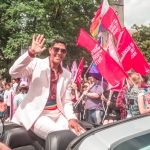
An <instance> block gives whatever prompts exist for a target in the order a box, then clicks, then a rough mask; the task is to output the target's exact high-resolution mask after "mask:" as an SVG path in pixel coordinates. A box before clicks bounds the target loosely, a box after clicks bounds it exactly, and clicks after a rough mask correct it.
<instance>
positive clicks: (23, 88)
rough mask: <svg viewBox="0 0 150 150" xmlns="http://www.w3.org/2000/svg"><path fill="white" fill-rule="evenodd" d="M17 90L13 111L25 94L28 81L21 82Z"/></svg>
mask: <svg viewBox="0 0 150 150" xmlns="http://www.w3.org/2000/svg"><path fill="white" fill-rule="evenodd" d="M18 90H19V93H18V94H17V95H16V96H15V97H14V111H16V109H17V108H18V106H19V105H20V104H21V102H22V101H23V99H24V97H25V96H26V95H27V92H28V83H27V82H21V83H20V85H19V88H18Z"/></svg>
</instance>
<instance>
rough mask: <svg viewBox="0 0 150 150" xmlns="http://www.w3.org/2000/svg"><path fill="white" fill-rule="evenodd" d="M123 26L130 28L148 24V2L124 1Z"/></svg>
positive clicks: (149, 13)
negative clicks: (134, 25)
mask: <svg viewBox="0 0 150 150" xmlns="http://www.w3.org/2000/svg"><path fill="white" fill-rule="evenodd" d="M124 17H125V18H124V25H125V27H127V28H131V26H133V24H136V25H138V26H140V25H146V26H149V24H150V0H124Z"/></svg>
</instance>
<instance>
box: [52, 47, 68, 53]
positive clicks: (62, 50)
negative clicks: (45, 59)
mask: <svg viewBox="0 0 150 150" xmlns="http://www.w3.org/2000/svg"><path fill="white" fill-rule="evenodd" d="M52 49H53V50H54V52H56V53H58V52H59V51H60V52H61V53H62V54H66V53H67V50H66V49H61V48H59V47H53V48H52Z"/></svg>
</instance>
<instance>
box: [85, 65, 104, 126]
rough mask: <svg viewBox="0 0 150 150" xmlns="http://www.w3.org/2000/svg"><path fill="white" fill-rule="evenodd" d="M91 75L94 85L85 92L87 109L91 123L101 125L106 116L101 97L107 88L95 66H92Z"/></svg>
mask: <svg viewBox="0 0 150 150" xmlns="http://www.w3.org/2000/svg"><path fill="white" fill-rule="evenodd" d="M95 70H96V71H95ZM89 74H90V75H91V79H92V82H93V84H92V86H90V88H89V89H88V90H86V91H84V92H83V94H84V95H85V96H86V98H85V109H86V110H87V111H88V116H89V122H91V123H94V124H101V122H102V118H103V115H104V107H103V104H102V100H101V95H102V94H103V92H104V91H105V90H106V89H107V87H103V86H102V84H101V78H102V77H101V75H100V73H99V72H98V70H97V68H96V65H95V64H93V65H92V67H91V69H90V71H89Z"/></svg>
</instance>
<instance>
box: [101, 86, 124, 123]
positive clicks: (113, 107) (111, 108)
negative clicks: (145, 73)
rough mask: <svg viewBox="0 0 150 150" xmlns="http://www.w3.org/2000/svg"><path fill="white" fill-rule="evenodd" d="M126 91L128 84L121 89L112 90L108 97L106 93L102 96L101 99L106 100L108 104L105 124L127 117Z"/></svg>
mask: <svg viewBox="0 0 150 150" xmlns="http://www.w3.org/2000/svg"><path fill="white" fill-rule="evenodd" d="M126 91H127V86H126V85H124V86H123V87H122V88H121V89H120V90H113V91H112V90H110V91H109V96H108V98H107V99H106V97H105V96H104V95H102V96H101V99H102V100H103V101H105V102H106V106H107V107H106V112H105V116H104V119H103V120H104V121H103V125H105V124H108V123H112V122H115V121H118V120H122V119H125V118H126V116H127V112H126V99H125V93H126Z"/></svg>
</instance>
